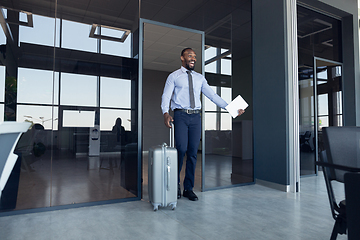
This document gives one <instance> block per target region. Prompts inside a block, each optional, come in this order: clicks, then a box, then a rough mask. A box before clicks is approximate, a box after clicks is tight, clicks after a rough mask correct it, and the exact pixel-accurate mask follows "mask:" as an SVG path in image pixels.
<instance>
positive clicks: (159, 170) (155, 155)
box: [148, 126, 178, 211]
mask: <svg viewBox="0 0 360 240" xmlns="http://www.w3.org/2000/svg"><path fill="white" fill-rule="evenodd" d="M177 175H178V159H177V150H176V148H174V126H172V128H171V129H170V147H169V146H167V145H166V143H163V144H162V145H159V146H155V147H151V148H150V149H149V175H148V177H149V179H148V183H149V199H150V203H151V204H152V205H153V206H154V211H157V210H158V208H159V207H168V206H170V207H171V208H172V210H175V208H176V204H177V185H178V183H177V181H178V180H177Z"/></svg>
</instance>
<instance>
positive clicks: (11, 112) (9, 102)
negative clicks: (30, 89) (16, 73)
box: [4, 76, 17, 121]
mask: <svg viewBox="0 0 360 240" xmlns="http://www.w3.org/2000/svg"><path fill="white" fill-rule="evenodd" d="M16 98H17V80H16V78H15V77H12V76H8V77H6V78H5V114H4V120H5V121H15V119H16V101H17V99H16Z"/></svg>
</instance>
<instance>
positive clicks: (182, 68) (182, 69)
mask: <svg viewBox="0 0 360 240" xmlns="http://www.w3.org/2000/svg"><path fill="white" fill-rule="evenodd" d="M180 69H181V71H182V72H183V73H186V72H187V71H190V72H192V70H188V69H186V68H184V66H181V68H180Z"/></svg>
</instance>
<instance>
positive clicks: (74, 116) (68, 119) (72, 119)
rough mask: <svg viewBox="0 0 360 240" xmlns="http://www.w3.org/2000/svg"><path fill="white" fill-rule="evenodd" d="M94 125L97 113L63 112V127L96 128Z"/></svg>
mask: <svg viewBox="0 0 360 240" xmlns="http://www.w3.org/2000/svg"><path fill="white" fill-rule="evenodd" d="M94 124H95V111H83V110H82V111H81V110H75V111H71V110H64V111H63V122H62V126H63V127H94Z"/></svg>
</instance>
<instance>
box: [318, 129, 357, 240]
mask: <svg viewBox="0 0 360 240" xmlns="http://www.w3.org/2000/svg"><path fill="white" fill-rule="evenodd" d="M323 140H324V147H325V151H322V152H321V153H320V162H317V163H316V164H317V165H319V166H322V167H323V173H324V178H325V183H326V188H327V193H328V197H329V202H330V208H331V213H332V216H333V218H334V219H335V224H334V228H333V231H332V234H331V238H330V239H331V240H334V239H336V238H337V235H338V234H346V231H347V222H348V220H349V219H348V218H347V214H346V200H342V201H340V202H339V203H337V201H336V198H335V194H334V191H333V188H332V181H338V182H341V183H344V174H345V173H347V172H360V168H358V167H359V166H360V165H359V164H360V161H359V160H358V158H360V127H327V128H323Z"/></svg>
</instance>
